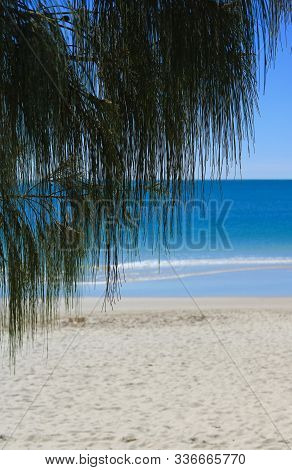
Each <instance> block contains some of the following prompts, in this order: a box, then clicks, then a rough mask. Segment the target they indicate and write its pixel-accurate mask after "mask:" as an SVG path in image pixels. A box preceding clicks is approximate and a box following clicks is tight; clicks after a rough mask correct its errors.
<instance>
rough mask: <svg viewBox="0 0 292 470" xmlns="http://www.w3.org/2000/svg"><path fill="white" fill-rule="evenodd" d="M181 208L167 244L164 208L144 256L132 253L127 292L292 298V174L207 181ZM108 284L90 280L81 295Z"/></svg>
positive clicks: (143, 246)
mask: <svg viewBox="0 0 292 470" xmlns="http://www.w3.org/2000/svg"><path fill="white" fill-rule="evenodd" d="M174 214H175V215H178V214H179V217H176V216H175V217H174V218H173V220H170V219H169V220H168V221H167V223H166V224H165V223H164V225H163V226H164V227H165V225H166V233H165V234H164V238H163V236H161V239H160V243H159V248H160V249H158V245H157V247H156V249H154V250H153V249H152V245H153V243H152V242H153V237H154V238H155V236H154V235H153V234H157V232H159V230H157V229H158V226H159V227H160V224H162V221H161V220H164V219H163V217H164V216H163V210H161V217H160V218H159V217H156V218H154V219H153V220H152V221H149V222H148V228H147V230H146V232H147V233H146V236H141V237H140V241H139V245H140V246H139V252H140V254H139V257H136V258H135V257H134V260H133V257H130V258H131V259H130V258H129V259H127V256H126V258H125V260H124V274H125V280H124V281H123V283H122V284H123V285H122V288H121V295H122V296H125V297H126V296H135V297H148V296H149V297H155V296H159V297H171V296H174V297H177V296H184V297H185V296H187V295H190V294H191V295H193V296H292V180H285V181H278V180H269V181H265V180H242V181H238V180H237V181H223V182H221V183H216V182H215V183H214V182H205V183H204V188H203V187H202V185H201V184H199V185H198V187H197V189H196V193H195V196H194V197H190V198H189V199H187V201H186V204H185V205H183V204H179V203H178V204H177V206H176V207H175V208H174ZM177 221H179V223H177ZM164 222H165V220H164ZM161 227H162V225H161ZM160 232H161V233H162V229H161V228H160ZM103 288H104V283H103V281H102V280H100V282H99V283H98V284H97V285H96V286H93V284H91V283H90V282H89V283H86V284H84V285H83V286H82V293H83V295H100V294H101V293H102V290H103Z"/></svg>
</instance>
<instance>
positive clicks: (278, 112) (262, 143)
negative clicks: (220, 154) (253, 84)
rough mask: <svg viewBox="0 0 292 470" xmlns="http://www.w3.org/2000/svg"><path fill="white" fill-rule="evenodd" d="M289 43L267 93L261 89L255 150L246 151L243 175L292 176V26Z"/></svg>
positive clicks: (271, 74)
mask: <svg viewBox="0 0 292 470" xmlns="http://www.w3.org/2000/svg"><path fill="white" fill-rule="evenodd" d="M287 43H288V45H287V47H285V48H284V46H283V51H281V50H279V53H278V57H277V60H276V64H275V67H274V68H271V69H270V70H269V72H268V76H267V84H266V91H265V94H263V89H262V88H263V87H262V88H261V90H260V94H259V96H260V101H259V105H260V114H261V115H260V116H256V120H255V130H256V142H255V151H254V152H252V153H251V156H250V158H248V157H247V153H246V152H244V155H243V160H242V178H243V179H249V178H252V179H256V178H260V179H265V178H267V179H281V178H284V179H292V53H291V44H292V28H290V30H289V33H288V34H287ZM233 176H234V172H233V171H232V170H231V174H230V177H233Z"/></svg>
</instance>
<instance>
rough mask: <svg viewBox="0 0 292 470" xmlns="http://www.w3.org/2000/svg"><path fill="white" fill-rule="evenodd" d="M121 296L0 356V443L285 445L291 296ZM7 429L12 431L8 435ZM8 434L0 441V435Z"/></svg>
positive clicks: (290, 423)
mask: <svg viewBox="0 0 292 470" xmlns="http://www.w3.org/2000/svg"><path fill="white" fill-rule="evenodd" d="M198 303H199V305H200V307H201V308H202V310H203V313H204V315H205V318H203V317H202V315H201V314H200V312H199V311H198V309H197V307H196V306H195V305H194V303H192V300H191V299H168V300H166V299H148V300H145V299H132V300H124V301H122V302H121V303H120V304H119V306H118V307H117V309H116V310H115V312H112V311H108V312H107V313H98V311H97V310H98V309H96V310H95V311H94V312H93V313H90V312H91V310H92V308H93V307H94V305H95V304H96V301H95V300H94V299H88V300H86V301H84V303H83V306H82V315H84V317H85V322H83V321H81V322H69V321H68V319H66V318H64V319H63V320H62V322H61V326H60V328H59V329H58V330H57V331H55V332H54V333H53V334H52V335H50V340H49V352H48V356H47V352H46V349H45V348H44V340H43V338H42V337H41V336H40V337H39V338H38V339H37V341H36V343H35V347H34V349H33V350H29V349H28V350H25V351H24V352H23V353H22V357H18V359H17V364H16V372H15V375H13V371H12V372H11V371H10V370H9V367H8V365H7V357H3V358H2V366H1V382H0V446H4V445H5V448H7V449H139V448H142V449H154V448H156V449H168V448H170V449H171V448H176V449H191V448H199V449H212V448H216V449H224V448H225V449H227V448H228V449H232V448H233V449H234V448H239V449H258V448H260V449H284V448H287V447H288V446H292V341H291V338H292V315H291V313H292V312H291V307H292V299H279V298H278V299H275V298H274V299H236V298H233V299H198ZM11 435H12V436H11ZM9 436H11V437H9Z"/></svg>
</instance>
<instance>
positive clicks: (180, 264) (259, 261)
mask: <svg viewBox="0 0 292 470" xmlns="http://www.w3.org/2000/svg"><path fill="white" fill-rule="evenodd" d="M287 264H292V258H280V257H278V258H276V257H275V258H273V257H270V258H261V257H246V258H242V257H234V258H202V259H199V258H197V259H193V258H186V259H173V258H169V259H163V260H161V261H160V262H158V260H152V259H151V260H149V259H148V260H147V259H146V260H142V261H136V262H133V263H124V264H123V268H124V269H133V268H134V269H135V270H136V269H143V270H144V269H157V268H158V267H159V268H160V269H163V268H169V267H170V265H171V266H173V267H175V268H187V267H203V266H206V267H208V266H254V265H262V266H270V265H287Z"/></svg>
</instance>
